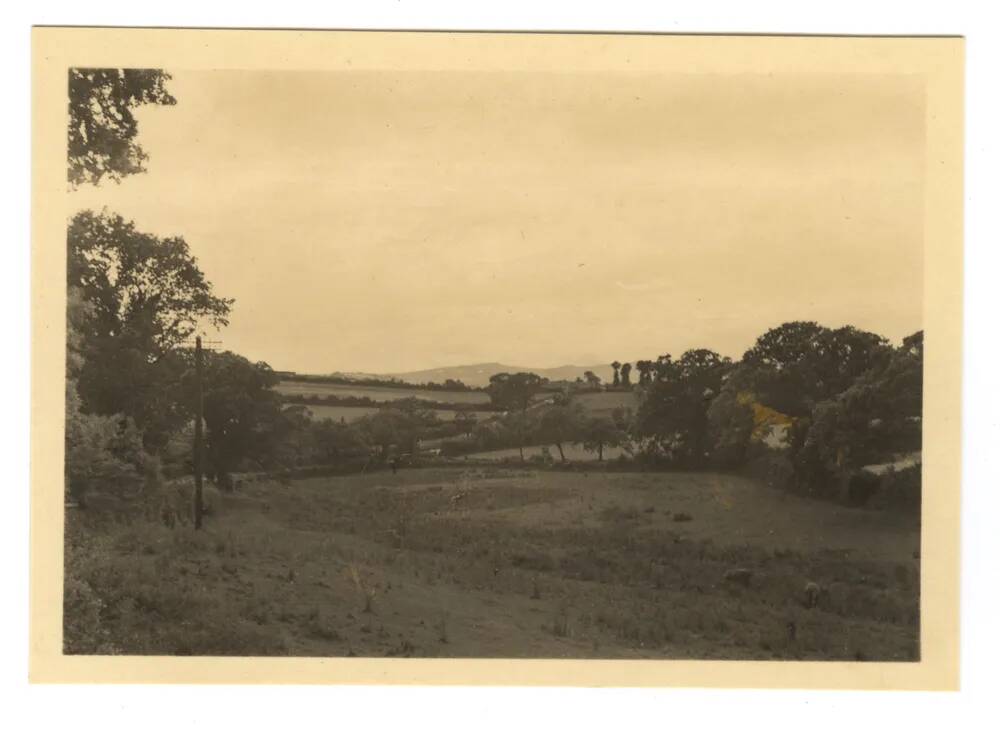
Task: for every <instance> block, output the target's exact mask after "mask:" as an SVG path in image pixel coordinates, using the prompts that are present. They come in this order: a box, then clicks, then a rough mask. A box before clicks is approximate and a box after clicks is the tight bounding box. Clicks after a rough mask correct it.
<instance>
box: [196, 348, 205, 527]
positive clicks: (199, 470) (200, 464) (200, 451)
mask: <svg viewBox="0 0 1000 733" xmlns="http://www.w3.org/2000/svg"><path fill="white" fill-rule="evenodd" d="M194 364H195V377H196V381H197V384H198V404H197V414H196V415H195V421H194V528H195V529H201V517H202V513H203V511H204V504H202V487H201V482H202V476H203V475H204V473H205V466H204V456H205V448H204V445H203V439H202V432H201V422H202V414H203V413H204V411H205V400H204V394H203V391H202V386H201V380H202V368H201V336H198V337H197V338H196V339H195V342H194Z"/></svg>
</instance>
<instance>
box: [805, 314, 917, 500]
mask: <svg viewBox="0 0 1000 733" xmlns="http://www.w3.org/2000/svg"><path fill="white" fill-rule="evenodd" d="M922 411H923V333H922V332H918V333H915V334H913V335H912V336H908V337H907V338H906V339H904V341H903V344H902V346H900V347H899V348H897V349H894V350H892V353H891V355H890V358H889V360H888V361H887V362H886V363H885V364H884V365H883V366H881V367H880V368H878V367H876V368H873V369H870V370H868V371H867V372H865V373H864V374H863V375H861V376H860V377H859V378H857V379H856V380H855V381H854V383H853V384H852V385H851V386H850V387H848V388H847V389H845V390H844V391H843V392H841V393H840V394H838V395H836V396H835V397H833V398H830V399H826V400H822V401H820V402H819V403H817V404H816V406H815V407H814V408H813V410H812V412H811V414H810V415H809V417H808V418H805V419H802V420H800V421H799V424H797V425H796V426H795V429H794V430H793V435H792V441H791V443H792V445H791V454H792V464H793V467H794V469H795V478H796V481H797V483H798V485H799V487H800V488H802V489H803V490H805V491H807V492H809V493H831V492H833V491H836V490H837V489H838V488H839V486H840V483H841V480H842V479H843V478H844V477H846V476H849V475H851V474H852V473H854V472H856V471H858V470H859V469H860V468H861V467H863V466H866V465H869V464H872V463H882V462H891V461H892V460H893V459H894V458H895V457H896V456H897V455H899V454H901V453H912V452H916V451H919V450H920V449H921V444H922V438H921V423H922V419H921V418H922Z"/></svg>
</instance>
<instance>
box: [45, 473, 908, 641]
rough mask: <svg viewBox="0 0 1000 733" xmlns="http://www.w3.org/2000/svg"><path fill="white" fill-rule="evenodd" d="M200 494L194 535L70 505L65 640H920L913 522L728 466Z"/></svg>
mask: <svg viewBox="0 0 1000 733" xmlns="http://www.w3.org/2000/svg"><path fill="white" fill-rule="evenodd" d="M211 500H212V512H211V514H210V515H209V516H208V517H207V520H206V528H205V529H204V530H203V531H200V532H195V531H194V530H193V529H191V528H190V527H189V526H178V527H176V528H174V529H168V528H166V527H165V526H164V525H163V524H162V523H160V522H154V521H153V520H152V519H150V520H146V521H144V520H141V519H135V518H134V517H132V518H130V519H129V520H128V521H125V520H124V518H122V519H121V520H120V521H115V520H113V518H112V517H111V515H110V514H109V510H105V511H103V512H102V511H101V510H100V509H95V508H94V507H95V506H96V507H99V506H100V502H99V501H97V500H96V498H95V501H94V502H93V505H92V506H91V508H90V509H88V510H86V511H79V510H69V512H68V514H67V528H68V532H67V559H66V566H67V573H66V577H67V613H66V619H67V628H66V633H65V635H66V648H67V651H68V652H70V653H92V652H95V651H96V652H104V653H132V654H213V655H308V656H342V655H347V656H352V655H357V656H376V657H385V656H426V657H494V658H496V657H520V658H525V657H545V658H586V657H598V658H696V659H709V658H717V659H846V660H913V659H916V658H918V656H919V650H918V636H919V634H918V623H917V621H918V605H919V604H918V599H919V560H918V559H916V558H918V557H919V554H918V552H917V551H918V549H919V528H918V526H916V524H915V522H913V521H911V520H905V519H902V518H899V517H893V516H889V515H887V514H883V513H879V512H874V511H866V510H861V509H852V508H846V507H841V506H837V505H833V504H828V503H821V502H816V501H812V500H808V499H804V498H798V497H795V496H791V495H788V494H785V493H779V492H775V491H772V490H770V489H767V488H765V487H763V486H761V485H759V484H757V483H755V482H753V481H751V480H748V479H745V478H740V477H734V476H728V475H722V474H713V473H610V472H604V471H597V472H590V473H585V472H582V471H576V472H553V471H530V470H521V469H518V470H511V469H506V468H500V467H493V468H477V469H471V470H462V469H459V468H426V469H404V470H402V471H400V473H399V474H398V475H392V474H391V473H388V472H380V473H369V474H362V475H352V476H343V477H331V478H315V479H308V480H301V481H293V482H284V483H279V482H276V481H260V482H256V483H249V484H247V485H245V486H244V487H243V488H242V489H240V490H239V491H238V492H236V493H234V494H226V495H220V494H215V493H213V494H212V496H211ZM809 582H815V583H816V584H817V587H818V588H820V589H822V592H821V593H819V594H818V597H817V598H816V601H817V603H816V604H815V606H811V605H810V604H809V603H807V598H806V597H805V595H804V589H805V587H806V584H807V583H809Z"/></svg>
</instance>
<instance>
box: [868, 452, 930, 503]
mask: <svg viewBox="0 0 1000 733" xmlns="http://www.w3.org/2000/svg"><path fill="white" fill-rule="evenodd" d="M921 499H922V467H921V465H920V464H919V463H918V464H917V465H916V466H909V467H907V468H904V469H901V470H899V471H895V470H892V469H890V470H889V471H888V472H887V473H886V474H885V475H884V476H882V480H881V482H880V485H879V487H878V491H877V492H876V493H875V495H874V496H873V497H872V505H873V506H877V507H879V508H885V509H895V510H899V511H904V512H911V513H912V512H915V513H919V512H920V504H921Z"/></svg>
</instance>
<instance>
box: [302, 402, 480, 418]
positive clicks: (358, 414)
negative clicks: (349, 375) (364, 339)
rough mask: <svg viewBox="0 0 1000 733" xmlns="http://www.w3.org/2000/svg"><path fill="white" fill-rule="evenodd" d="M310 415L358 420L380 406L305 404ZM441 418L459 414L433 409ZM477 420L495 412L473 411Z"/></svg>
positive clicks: (375, 410)
mask: <svg viewBox="0 0 1000 733" xmlns="http://www.w3.org/2000/svg"><path fill="white" fill-rule="evenodd" d="M304 407H305V408H306V409H307V410H308V411H309V413H310V415H311V416H312V417H313V418H314V419H316V420H334V421H336V422H339V421H340V419H341V418H343V419H344V420H345V421H347V422H351V421H352V420H357V419H358V418H362V417H365V416H366V415H374V414H375V413H376V412H378V410H379V408H378V407H353V406H350V405H304ZM433 412H434V413H435V414H436V415H437V416H438V418H439V419H441V420H444V421H451V420H454V419H455V415H456V414H458V413H456V412H455V410H433ZM472 414H473V415H475V417H476V419H477V420H485V419H488V418H490V417H493V416H495V415H496V413H493V412H473V413H472Z"/></svg>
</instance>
